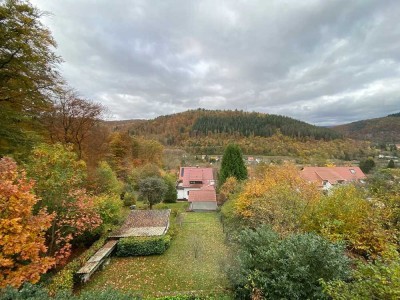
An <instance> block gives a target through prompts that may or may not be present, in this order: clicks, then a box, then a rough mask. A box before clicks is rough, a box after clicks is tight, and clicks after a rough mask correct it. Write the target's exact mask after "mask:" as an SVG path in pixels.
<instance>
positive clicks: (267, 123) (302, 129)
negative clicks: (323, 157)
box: [124, 109, 341, 145]
mask: <svg viewBox="0 0 400 300" xmlns="http://www.w3.org/2000/svg"><path fill="white" fill-rule="evenodd" d="M127 125H128V121H125V123H124V127H125V126H127ZM129 131H130V133H131V134H132V135H146V136H152V137H154V138H157V139H159V140H161V141H162V142H164V143H165V144H167V145H175V144H177V143H179V142H180V141H182V140H186V139H188V138H190V137H204V136H210V135H222V136H227V135H228V136H239V137H252V136H254V137H271V136H273V135H274V134H276V133H277V132H278V131H279V132H280V133H282V134H283V135H284V136H288V137H292V138H300V139H302V138H303V139H304V138H311V139H316V140H334V139H338V138H341V134H339V133H337V132H335V131H333V130H331V129H328V128H324V127H318V126H314V125H311V124H308V123H305V122H302V121H299V120H295V119H292V118H289V117H285V116H279V115H272V114H263V113H256V112H251V113H249V112H243V111H232V110H224V111H221V110H204V109H197V110H189V111H186V112H183V113H178V114H173V115H167V116H160V117H158V118H156V119H153V120H148V121H133V122H132V123H130V124H129Z"/></svg>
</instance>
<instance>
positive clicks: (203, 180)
mask: <svg viewBox="0 0 400 300" xmlns="http://www.w3.org/2000/svg"><path fill="white" fill-rule="evenodd" d="M214 185H215V180H214V170H213V169H212V168H200V167H181V168H180V170H179V179H178V183H177V186H176V190H177V193H178V200H188V199H189V191H198V190H200V189H201V188H203V187H205V186H214Z"/></svg>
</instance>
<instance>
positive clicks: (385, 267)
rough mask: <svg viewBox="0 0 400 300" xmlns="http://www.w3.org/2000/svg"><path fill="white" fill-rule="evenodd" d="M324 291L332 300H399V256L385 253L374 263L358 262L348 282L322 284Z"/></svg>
mask: <svg viewBox="0 0 400 300" xmlns="http://www.w3.org/2000/svg"><path fill="white" fill-rule="evenodd" d="M323 286H324V290H325V292H326V293H327V294H329V296H331V297H332V299H334V300H342V299H354V300H363V299H393V300H395V299H400V256H399V253H398V252H397V251H396V250H394V249H393V250H392V251H388V252H386V253H385V254H384V255H383V256H382V257H380V258H378V259H377V260H375V261H374V262H365V261H359V262H358V263H357V267H356V268H355V269H354V270H353V272H352V278H351V280H349V281H347V282H346V281H343V280H335V281H331V282H323Z"/></svg>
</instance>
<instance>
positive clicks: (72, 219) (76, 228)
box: [27, 144, 101, 264]
mask: <svg viewBox="0 0 400 300" xmlns="http://www.w3.org/2000/svg"><path fill="white" fill-rule="evenodd" d="M27 169H28V174H29V175H30V177H31V178H33V179H35V181H36V186H35V192H36V194H37V195H38V196H39V197H40V198H41V200H40V201H39V202H38V203H37V207H38V208H47V211H48V212H49V213H54V215H55V217H54V219H53V221H52V224H51V227H50V230H49V231H48V234H47V240H48V241H47V244H48V254H49V255H51V256H54V257H55V258H56V260H57V263H59V264H63V263H65V262H66V259H67V258H68V256H69V255H70V251H71V246H72V244H71V242H72V240H73V239H74V238H76V237H78V236H80V235H82V234H83V233H85V232H86V231H90V230H93V229H95V228H97V227H98V226H99V225H100V224H101V218H100V216H99V213H98V211H97V208H96V206H95V203H94V201H93V200H94V199H93V197H89V195H88V194H87V193H86V191H85V190H84V189H82V186H83V184H84V182H85V178H86V165H85V162H83V161H82V160H78V158H77V155H76V153H75V152H73V151H72V149H71V147H69V148H68V147H65V146H63V145H61V144H55V145H46V144H43V145H40V146H38V147H36V148H35V149H34V151H33V153H32V156H31V157H30V161H29V163H28V165H27Z"/></svg>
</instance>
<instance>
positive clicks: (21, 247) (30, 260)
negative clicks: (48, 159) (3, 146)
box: [0, 157, 54, 288]
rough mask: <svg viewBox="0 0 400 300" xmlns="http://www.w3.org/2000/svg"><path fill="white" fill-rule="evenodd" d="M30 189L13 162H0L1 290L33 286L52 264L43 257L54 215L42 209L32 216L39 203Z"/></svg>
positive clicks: (23, 174)
mask: <svg viewBox="0 0 400 300" xmlns="http://www.w3.org/2000/svg"><path fill="white" fill-rule="evenodd" d="M33 186H34V182H33V181H31V180H28V179H27V178H26V176H25V172H24V171H18V168H17V164H16V163H15V161H13V160H12V159H11V158H7V157H5V158H2V159H1V160H0V272H1V273H0V288H3V287H5V286H7V285H11V286H13V287H19V286H21V284H22V283H23V282H26V281H28V282H32V283H36V282H38V281H39V279H40V275H41V274H43V273H45V272H46V271H47V270H48V269H49V268H51V267H52V266H53V265H54V259H53V258H50V257H45V256H43V254H44V253H46V250H47V248H46V246H45V237H44V235H45V233H46V230H47V229H48V228H49V227H50V223H51V220H52V219H53V216H52V215H49V214H48V213H47V212H46V210H45V209H42V210H40V211H39V213H38V214H36V215H34V214H33V213H32V210H33V206H34V205H35V204H36V203H37V201H38V199H37V198H36V196H35V195H34V194H33V193H32V188H33Z"/></svg>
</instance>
